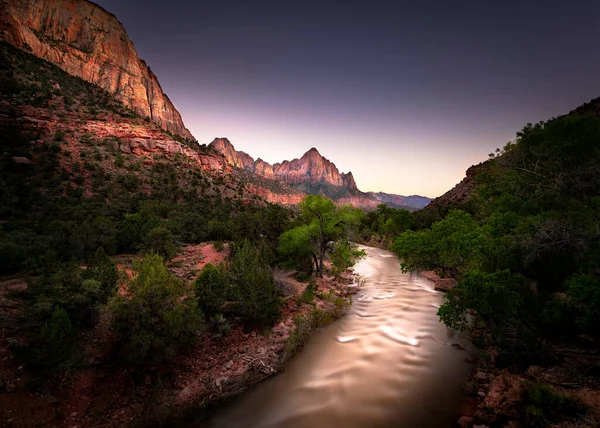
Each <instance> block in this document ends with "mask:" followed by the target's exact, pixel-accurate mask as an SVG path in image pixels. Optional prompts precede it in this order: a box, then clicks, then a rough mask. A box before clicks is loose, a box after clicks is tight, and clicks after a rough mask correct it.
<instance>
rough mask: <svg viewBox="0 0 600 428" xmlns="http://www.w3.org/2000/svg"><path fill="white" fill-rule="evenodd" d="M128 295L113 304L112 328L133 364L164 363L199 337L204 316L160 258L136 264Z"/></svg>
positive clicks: (126, 356) (115, 300)
mask: <svg viewBox="0 0 600 428" xmlns="http://www.w3.org/2000/svg"><path fill="white" fill-rule="evenodd" d="M134 270H135V271H136V273H137V276H136V277H135V279H133V280H132V281H130V282H129V285H128V292H127V294H126V295H121V294H117V295H116V296H115V298H114V299H113V301H112V305H111V306H112V312H113V322H112V328H113V330H114V331H115V334H116V337H117V343H118V346H119V347H120V349H121V351H122V355H123V357H124V358H125V359H126V360H127V361H130V362H148V361H154V362H160V361H165V360H169V359H171V358H173V357H174V356H175V355H176V354H177V352H178V350H179V349H180V348H181V347H182V346H184V345H188V344H191V343H193V342H194V341H195V339H196V337H197V332H198V329H199V328H200V326H201V324H202V316H201V314H200V312H199V311H198V308H197V303H196V299H195V298H193V297H190V296H188V295H187V289H186V287H185V285H184V283H183V282H182V281H181V280H180V279H178V278H176V277H175V276H173V275H172V274H170V273H169V271H168V270H167V268H166V266H165V264H164V261H163V259H162V258H161V257H160V256H159V255H156V254H154V255H148V256H146V257H145V258H144V259H143V260H141V261H138V262H136V264H135V266H134Z"/></svg>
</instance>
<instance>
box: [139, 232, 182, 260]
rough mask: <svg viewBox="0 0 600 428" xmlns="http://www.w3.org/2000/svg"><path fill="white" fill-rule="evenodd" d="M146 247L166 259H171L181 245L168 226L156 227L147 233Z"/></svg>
mask: <svg viewBox="0 0 600 428" xmlns="http://www.w3.org/2000/svg"><path fill="white" fill-rule="evenodd" d="M144 248H145V249H146V250H147V251H150V252H153V253H156V254H158V255H160V256H161V257H163V258H164V259H165V260H170V259H172V258H173V257H175V256H176V255H177V252H178V251H179V245H178V243H177V240H176V239H175V236H174V235H173V233H172V232H171V231H170V230H169V229H167V228H166V227H162V226H159V227H155V228H154V229H152V230H150V231H149V232H148V234H147V235H146V239H145V242H144Z"/></svg>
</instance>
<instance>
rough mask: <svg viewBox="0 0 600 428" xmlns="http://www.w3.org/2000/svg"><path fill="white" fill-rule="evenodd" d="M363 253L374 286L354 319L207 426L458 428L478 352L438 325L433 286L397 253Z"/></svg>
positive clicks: (364, 272)
mask: <svg viewBox="0 0 600 428" xmlns="http://www.w3.org/2000/svg"><path fill="white" fill-rule="evenodd" d="M364 249H365V250H366V252H367V258H366V259H364V260H362V261H361V262H360V263H359V264H358V265H357V266H356V269H355V270H356V272H357V273H358V274H359V275H360V276H362V277H363V278H365V279H366V284H365V286H364V287H363V289H362V290H361V292H360V293H359V294H358V295H357V296H355V298H354V304H353V306H352V309H351V310H350V313H349V314H348V315H347V316H346V317H345V318H344V319H343V320H341V321H339V322H337V323H336V324H334V325H332V326H330V327H329V328H327V329H325V330H324V331H322V332H321V333H318V334H316V335H315V336H314V337H313V338H312V339H311V340H310V341H309V343H308V344H307V346H306V347H305V349H304V350H303V351H302V352H301V353H300V354H299V355H298V356H297V357H296V358H295V359H294V360H293V361H292V362H291V364H290V365H289V366H288V368H287V369H286V370H285V372H283V373H281V374H279V375H277V376H276V377H274V378H272V379H270V380H269V381H267V382H264V383H263V384H261V385H259V386H258V387H257V388H255V389H254V390H253V391H251V392H250V393H249V394H247V395H245V396H243V397H241V398H240V399H239V400H237V401H236V402H234V403H233V404H232V405H230V406H229V407H227V408H225V409H223V410H222V411H221V412H220V413H219V414H217V415H216V416H215V417H214V418H213V420H211V421H209V422H207V423H203V424H202V425H201V426H207V427H211V428H212V427H214V428H220V427H223V428H225V427H227V428H237V427H239V428H242V427H244V428H246V427H261V428H262V427H286V428H287V427H290V428H303V427H310V428H320V427H327V428H329V427H339V428H342V427H349V428H353V427H445V426H448V427H449V426H451V419H452V416H453V414H454V413H455V412H456V411H457V405H458V400H459V397H460V385H461V383H462V382H463V380H464V376H465V374H466V373H467V372H468V370H469V368H470V367H469V363H468V362H467V359H468V358H469V357H470V354H469V351H465V350H464V349H471V347H470V344H469V342H468V341H467V340H466V339H465V338H463V337H460V336H458V335H451V334H449V331H448V330H447V329H446V328H445V327H444V326H443V325H442V324H441V323H439V322H438V318H437V316H436V312H437V308H438V307H439V305H440V303H441V301H442V295H441V294H440V293H437V292H435V291H434V290H433V286H432V284H431V283H430V282H429V281H428V280H426V279H424V278H421V277H419V276H417V275H410V274H404V273H402V272H401V269H400V264H399V262H398V260H397V259H396V257H395V256H394V255H393V254H392V253H390V252H389V251H384V250H380V249H376V248H370V247H364ZM456 344H459V345H460V347H453V346H452V345H456ZM457 348H458V349H457ZM198 426H200V425H198Z"/></svg>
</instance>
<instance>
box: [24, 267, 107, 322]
mask: <svg viewBox="0 0 600 428" xmlns="http://www.w3.org/2000/svg"><path fill="white" fill-rule="evenodd" d="M51 268H52V267H51ZM55 268H56V267H55ZM29 292H30V299H31V300H30V301H29V307H28V308H27V315H28V318H29V319H30V320H31V321H33V322H34V323H35V322H43V320H46V319H48V318H50V317H51V316H52V313H53V312H52V311H53V310H54V308H55V307H56V306H60V307H61V308H63V309H64V310H65V311H66V312H67V314H68V315H69V318H70V320H71V322H72V323H73V324H74V325H75V326H76V327H90V326H92V325H94V324H95V323H96V322H97V320H98V308H99V304H100V302H101V301H102V300H103V295H104V293H103V291H102V288H101V282H99V281H97V280H95V279H93V278H87V279H86V275H85V272H84V271H83V269H81V268H80V267H79V265H78V263H76V262H69V263H63V264H60V265H58V268H56V271H55V272H54V273H44V274H42V275H40V277H38V278H36V279H35V280H33V281H32V282H31V283H30V285H29Z"/></svg>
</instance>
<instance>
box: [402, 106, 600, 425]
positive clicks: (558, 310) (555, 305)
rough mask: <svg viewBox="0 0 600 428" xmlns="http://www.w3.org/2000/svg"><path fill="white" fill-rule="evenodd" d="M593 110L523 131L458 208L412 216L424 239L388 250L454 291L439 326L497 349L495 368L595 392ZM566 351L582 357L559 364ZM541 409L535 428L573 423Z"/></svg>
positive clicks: (596, 123) (599, 177) (598, 306)
mask: <svg viewBox="0 0 600 428" xmlns="http://www.w3.org/2000/svg"><path fill="white" fill-rule="evenodd" d="M599 103H600V100H598V99H596V100H593V101H592V102H591V103H589V104H586V105H584V106H582V107H580V108H578V109H577V110H575V111H574V112H572V113H571V114H568V115H565V116H561V117H558V118H554V119H551V120H549V121H547V122H541V123H537V124H528V125H527V126H525V127H524V128H523V130H522V131H520V132H519V133H518V134H517V137H516V139H515V140H514V141H513V142H511V143H509V144H507V145H506V146H505V147H504V148H502V149H499V150H498V151H497V152H496V153H494V154H491V155H490V160H489V161H488V163H487V164H486V167H485V168H479V170H478V173H477V174H476V176H475V177H474V180H475V185H474V188H473V190H472V191H471V194H470V195H469V198H467V200H466V201H465V202H461V203H460V204H459V205H455V206H454V207H453V206H452V204H447V205H441V206H440V204H438V205H437V206H433V207H431V208H427V209H425V210H424V211H423V212H419V213H416V214H415V224H416V225H417V226H420V227H421V228H420V229H419V230H414V231H412V230H411V231H407V232H405V233H403V234H401V235H400V236H399V237H398V238H397V239H396V240H395V242H394V244H393V249H394V251H395V252H396V253H397V254H398V256H399V257H400V258H401V259H402V261H403V267H404V269H407V270H411V269H419V270H436V271H437V273H438V274H440V275H441V276H442V277H444V276H450V277H454V278H456V279H457V280H458V282H459V284H458V286H456V287H455V288H453V289H452V290H451V291H450V292H448V294H447V295H446V299H445V303H444V305H443V306H442V307H441V308H440V310H439V316H440V319H441V320H442V321H443V322H444V323H445V324H446V325H448V326H450V327H452V328H455V329H459V330H468V331H470V332H472V333H473V334H474V337H475V339H476V341H477V342H478V343H479V344H480V345H481V346H483V347H485V348H486V349H494V350H495V351H494V352H492V354H491V355H493V361H494V364H496V365H497V366H498V367H512V368H515V369H517V370H525V369H527V368H528V367H532V366H534V365H539V366H545V367H549V366H552V365H556V364H558V365H559V366H560V365H561V364H567V365H568V367H569V370H570V371H571V372H570V375H568V376H567V375H566V376H565V378H569V376H570V382H572V383H574V384H580V386H581V387H583V386H586V387H594V386H597V385H598V382H599V379H598V377H597V373H596V371H595V369H594V370H592V369H590V367H600V359H599V358H598V354H597V346H596V341H597V340H598V333H599V332H600V258H599V256H600V228H599V225H600V117H598V115H597V106H598V104H599ZM571 346H574V347H576V348H583V349H584V350H582V354H584V355H585V357H584V358H579V359H577V358H574V357H573V354H569V353H568V352H567V353H565V352H563V351H564V349H565V348H569V347H571ZM590 364H591V366H590ZM561 382H562V383H565V384H566V383H568V382H567V381H566V380H564V379H562V380H561ZM536 405H538V408H537V410H536V411H538V413H537V414H531V412H532V410H531V409H522V410H523V412H524V413H522V417H523V418H525V419H524V420H526V421H528V422H527V423H529V424H534V425H536V426H545V425H544V423H550V422H553V421H554V422H556V421H558V420H559V419H560V418H561V417H565V414H566V413H569V412H567V411H565V412H562V413H561V412H560V411H559V412H554V411H553V410H551V409H550V408H549V407H552V406H549V407H548V408H546V407H544V406H548V402H544V403H537V404H536ZM563 410H564V409H563ZM571 410H572V409H571ZM556 413H560V414H556ZM544 421H546V422H544ZM539 424H542V425H539ZM528 426H532V425H528Z"/></svg>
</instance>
